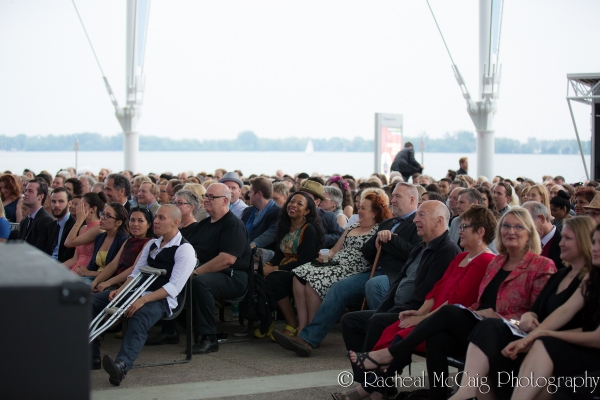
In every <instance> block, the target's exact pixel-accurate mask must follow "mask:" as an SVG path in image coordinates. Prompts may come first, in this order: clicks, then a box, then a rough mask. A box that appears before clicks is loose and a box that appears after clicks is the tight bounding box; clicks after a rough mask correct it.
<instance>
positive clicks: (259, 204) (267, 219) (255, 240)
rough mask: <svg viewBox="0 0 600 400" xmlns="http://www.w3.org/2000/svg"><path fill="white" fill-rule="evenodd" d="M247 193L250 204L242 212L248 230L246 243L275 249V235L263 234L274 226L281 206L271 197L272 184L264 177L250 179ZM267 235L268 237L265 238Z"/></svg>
mask: <svg viewBox="0 0 600 400" xmlns="http://www.w3.org/2000/svg"><path fill="white" fill-rule="evenodd" d="M249 194H250V202H251V204H252V206H251V207H247V208H245V209H244V210H243V212H242V222H243V223H244V224H245V225H246V230H247V231H248V243H250V244H251V245H252V246H259V247H261V248H266V249H269V250H273V251H275V248H276V247H277V243H275V236H272V237H271V235H270V234H267V235H265V236H263V235H264V234H265V233H266V232H267V231H268V230H269V229H274V228H275V227H276V225H277V221H278V219H279V211H280V210H281V207H279V206H278V205H277V203H275V201H273V199H271V196H272V195H273V184H272V183H271V181H269V180H268V179H266V178H262V177H261V178H256V179H255V180H253V181H252V185H251V186H250V192H249ZM261 236H263V237H262V238H261ZM267 236H268V237H269V238H268V239H265V238H266V237H267ZM267 242H268V243H267Z"/></svg>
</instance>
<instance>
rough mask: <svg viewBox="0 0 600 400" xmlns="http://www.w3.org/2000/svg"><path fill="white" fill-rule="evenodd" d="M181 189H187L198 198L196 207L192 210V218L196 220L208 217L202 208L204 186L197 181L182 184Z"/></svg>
mask: <svg viewBox="0 0 600 400" xmlns="http://www.w3.org/2000/svg"><path fill="white" fill-rule="evenodd" d="M183 190H189V191H190V192H192V193H194V194H195V195H196V196H198V200H200V203H199V205H198V208H197V209H195V210H194V218H195V219H196V221H202V220H203V219H204V218H206V217H208V213H207V212H206V210H205V209H204V195H205V194H206V189H205V188H204V186H202V185H201V184H199V183H186V184H185V185H184V186H183Z"/></svg>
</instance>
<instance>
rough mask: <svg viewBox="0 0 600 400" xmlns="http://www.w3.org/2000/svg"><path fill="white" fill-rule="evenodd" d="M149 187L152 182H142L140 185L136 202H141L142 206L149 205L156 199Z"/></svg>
mask: <svg viewBox="0 0 600 400" xmlns="http://www.w3.org/2000/svg"><path fill="white" fill-rule="evenodd" d="M151 188H152V183H149V182H144V183H142V184H141V185H140V187H139V189H138V191H137V196H136V198H137V201H138V204H141V205H143V206H149V205H150V204H152V203H154V202H155V201H156V197H155V196H154V194H152V192H151V190H150V189H151ZM134 193H136V192H134Z"/></svg>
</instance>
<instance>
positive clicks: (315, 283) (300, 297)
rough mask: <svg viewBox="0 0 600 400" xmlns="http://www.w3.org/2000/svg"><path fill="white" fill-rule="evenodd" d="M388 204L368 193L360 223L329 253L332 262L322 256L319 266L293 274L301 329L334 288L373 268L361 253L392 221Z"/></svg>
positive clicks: (306, 266)
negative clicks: (328, 292)
mask: <svg viewBox="0 0 600 400" xmlns="http://www.w3.org/2000/svg"><path fill="white" fill-rule="evenodd" d="M388 203H389V200H388V198H387V196H381V195H379V194H375V193H368V194H367V195H366V196H365V197H364V199H363V201H362V202H361V204H360V210H359V211H358V218H359V219H358V223H356V224H353V225H350V226H349V227H347V228H346V230H345V231H344V233H343V234H342V236H341V237H340V239H339V240H338V241H337V243H336V244H335V246H333V248H332V249H331V250H329V261H327V262H324V260H323V258H322V257H321V256H320V255H319V258H318V263H308V264H304V265H302V266H300V267H298V268H296V269H295V270H294V271H293V273H294V299H295V300H296V310H297V312H298V321H299V327H300V329H299V330H302V328H304V327H305V326H306V325H308V324H309V323H310V322H311V321H312V319H313V317H314V316H315V314H316V312H317V310H318V309H319V306H320V305H321V302H322V301H323V298H324V297H325V295H326V294H327V291H328V290H329V288H330V287H331V285H333V284H334V283H336V282H337V281H340V280H342V279H344V278H347V277H349V276H352V275H354V274H358V273H361V272H364V271H367V270H369V269H370V268H371V263H369V262H368V261H367V260H365V259H364V257H363V255H362V251H361V250H362V247H363V245H364V244H365V243H366V242H367V240H369V239H370V238H371V237H372V236H373V235H375V233H376V232H377V228H378V227H379V223H380V222H381V221H383V220H386V219H388V218H391V216H392V212H391V211H390V208H389V207H388Z"/></svg>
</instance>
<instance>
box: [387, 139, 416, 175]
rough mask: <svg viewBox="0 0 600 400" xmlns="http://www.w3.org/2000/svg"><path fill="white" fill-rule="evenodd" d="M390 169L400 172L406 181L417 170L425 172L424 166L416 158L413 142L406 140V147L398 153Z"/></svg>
mask: <svg viewBox="0 0 600 400" xmlns="http://www.w3.org/2000/svg"><path fill="white" fill-rule="evenodd" d="M390 169H391V170H392V171H398V172H400V173H401V174H402V178H404V180H405V181H408V178H410V177H411V175H412V174H414V173H415V172H419V173H421V172H423V166H422V165H421V164H419V163H418V162H417V160H415V150H414V149H413V145H412V143H411V142H406V144H405V145H404V148H403V149H402V150H400V151H399V152H398V154H396V157H395V158H394V162H393V163H392V167H391V168H390Z"/></svg>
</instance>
